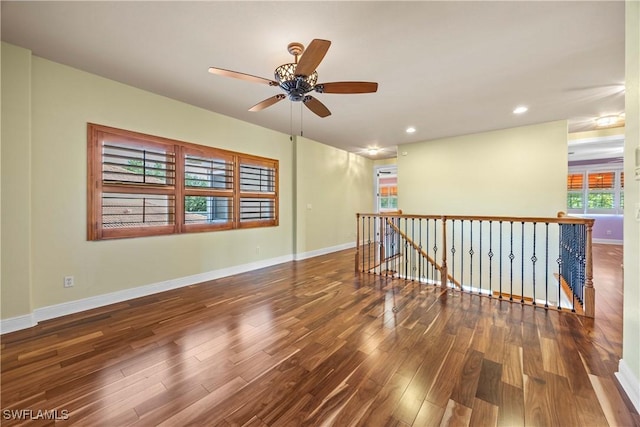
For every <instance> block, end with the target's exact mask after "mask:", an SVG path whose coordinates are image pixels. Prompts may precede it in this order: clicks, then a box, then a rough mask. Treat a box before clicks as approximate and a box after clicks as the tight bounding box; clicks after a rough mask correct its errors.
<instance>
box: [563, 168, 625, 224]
mask: <svg viewBox="0 0 640 427" xmlns="http://www.w3.org/2000/svg"><path fill="white" fill-rule="evenodd" d="M623 189H624V173H622V171H621V170H619V169H617V170H616V169H614V170H611V169H609V170H607V169H604V167H603V166H598V165H596V166H594V167H593V169H583V170H577V171H576V170H574V171H570V172H569V174H568V176H567V209H568V211H569V212H572V213H580V214H589V213H596V214H597V213H601V214H620V213H622V208H623V207H624V193H623Z"/></svg>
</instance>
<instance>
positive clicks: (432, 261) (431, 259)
mask: <svg viewBox="0 0 640 427" xmlns="http://www.w3.org/2000/svg"><path fill="white" fill-rule="evenodd" d="M387 224H388V225H389V226H390V227H391V228H392V229H393V230H394V231H395V232H396V233H398V234H399V235H400V236H401V237H402V238H403V239H405V240H406V241H407V242H408V243H409V244H410V245H411V246H412V247H413V249H415V250H416V251H418V252H419V253H420V255H422V256H423V257H424V258H426V259H427V261H429V262H430V263H431V264H433V265H434V266H435V267H436V268H437V269H438V271H440V272H441V273H442V266H441V265H440V264H438V263H437V262H436V261H435V260H434V259H433V258H431V257H430V256H429V254H427V253H426V252H425V251H424V250H423V249H422V248H421V247H420V246H418V245H417V244H416V242H414V241H413V240H411V239H410V238H409V236H407V235H406V234H405V233H404V232H403V231H402V230H400V228H399V227H398V226H397V225H395V224H394V223H393V221H391V220H390V219H389V218H387ZM447 279H449V280H450V281H451V282H453V284H455V285H456V286H457V287H458V288H462V287H461V286H460V283H459V282H458V281H457V280H456V279H454V278H453V277H452V276H451V275H450V274H447ZM443 286H446V283H445V284H443Z"/></svg>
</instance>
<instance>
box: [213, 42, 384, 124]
mask: <svg viewBox="0 0 640 427" xmlns="http://www.w3.org/2000/svg"><path fill="white" fill-rule="evenodd" d="M329 46H331V42H330V41H329V40H322V39H313V40H312V41H311V43H309V46H308V47H307V49H306V50H305V48H304V46H303V45H302V43H297V42H294V43H289V46H287V50H288V51H289V53H290V54H291V55H293V56H294V57H295V62H292V63H288V64H282V65H280V66H279V67H278V68H276V69H275V72H274V78H275V80H270V79H265V78H263V77H258V76H253V75H251V74H245V73H240V72H238V71H231V70H225V69H223V68H217V67H210V68H209V72H210V73H212V74H218V75H220V76H225V77H234V78H236V79H241V80H246V81H251V82H256V83H263V84H268V85H269V86H279V87H280V88H281V89H282V90H283V91H284V92H285V93H286V95H285V94H282V93H281V94H278V95H274V96H272V97H270V98H267V99H265V100H264V101H261V102H259V103H257V104H256V105H254V106H253V107H251V108H249V111H260V110H264V109H265V108H267V107H270V106H272V105H273V104H275V103H277V102H280V101H282V100H283V99H285V98H286V97H287V96H288V97H289V99H290V100H291V101H302V102H303V104H304V105H305V106H306V107H307V108H308V109H309V110H311V111H312V112H314V113H315V114H317V115H318V116H320V117H327V116H329V115H331V111H329V109H328V108H327V107H326V106H325V105H324V104H323V103H322V102H320V101H318V100H317V99H316V98H314V97H313V96H311V95H307V93H309V92H311V91H312V90H315V91H316V92H318V93H372V92H376V91H377V90H378V83H374V82H329V83H318V72H317V71H316V67H317V66H318V65H319V64H320V62H321V61H322V59H323V58H324V56H325V55H326V53H327V51H328V50H329ZM303 52H304V55H303ZM298 59H299V60H298Z"/></svg>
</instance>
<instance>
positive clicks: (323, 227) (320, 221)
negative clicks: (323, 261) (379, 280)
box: [296, 137, 373, 254]
mask: <svg viewBox="0 0 640 427" xmlns="http://www.w3.org/2000/svg"><path fill="white" fill-rule="evenodd" d="M296 151H297V157H296V159H297V160H296V163H297V178H296V185H297V191H296V194H297V196H296V197H297V227H296V230H297V233H296V249H297V253H298V254H303V253H305V252H311V251H314V250H318V249H322V248H327V247H333V246H339V245H343V244H348V243H353V242H354V241H355V237H356V213H358V212H368V211H370V210H371V207H372V206H373V161H372V160H370V159H367V158H364V157H362V156H359V155H356V154H353V153H348V152H346V151H343V150H339V149H337V148H334V147H329V146H327V145H324V144H320V143H317V142H314V141H311V140H309V139H306V138H302V137H297V138H296ZM309 206H310V208H309Z"/></svg>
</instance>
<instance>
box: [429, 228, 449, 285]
mask: <svg viewBox="0 0 640 427" xmlns="http://www.w3.org/2000/svg"><path fill="white" fill-rule="evenodd" d="M445 250H446V248H445ZM433 260H434V261H435V262H437V260H438V220H437V219H434V220H433ZM432 273H433V281H434V282H435V277H436V266H435V264H434V266H433V269H432ZM445 281H446V278H445ZM434 284H435V283H434ZM441 285H442V283H441Z"/></svg>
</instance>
